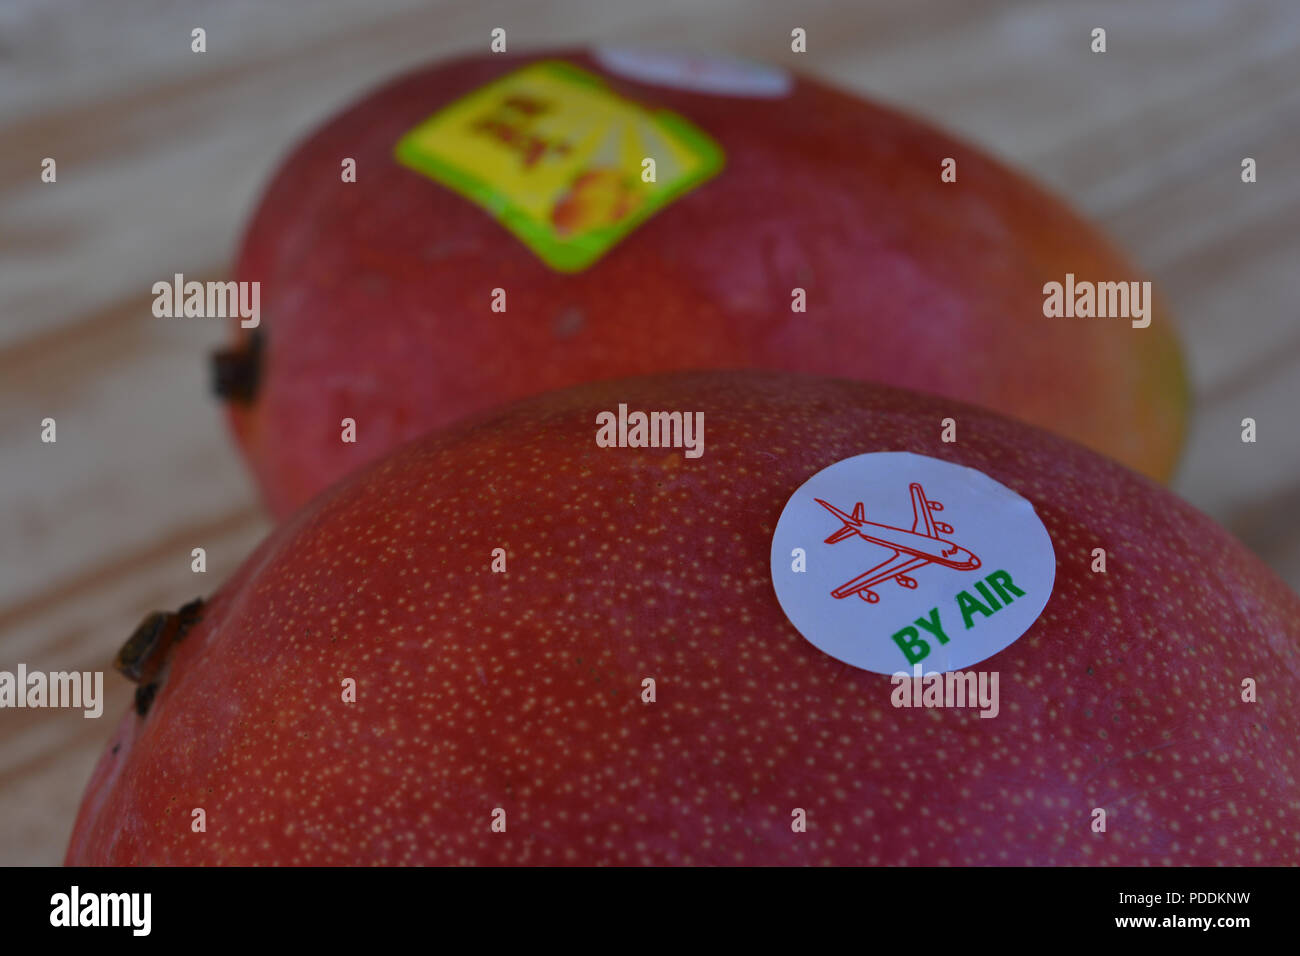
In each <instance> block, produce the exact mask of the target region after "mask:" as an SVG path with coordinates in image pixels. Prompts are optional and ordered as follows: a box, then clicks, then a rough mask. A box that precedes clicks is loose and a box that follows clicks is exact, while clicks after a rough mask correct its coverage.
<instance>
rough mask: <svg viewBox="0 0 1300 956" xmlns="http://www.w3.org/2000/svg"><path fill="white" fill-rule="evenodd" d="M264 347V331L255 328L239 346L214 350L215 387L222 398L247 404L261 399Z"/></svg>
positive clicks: (213, 378)
mask: <svg viewBox="0 0 1300 956" xmlns="http://www.w3.org/2000/svg"><path fill="white" fill-rule="evenodd" d="M264 347H265V342H264V340H263V336H262V330H261V329H254V330H253V331H252V332H250V333H249V334H248V336H247V337H246V338H245V339H244V340H243V341H242V342H240V343H239V344H238V345H235V346H233V347H231V348H228V349H221V350H219V351H217V352H213V353H212V390H213V391H214V392H216V393H217V395H218V397H220V398H224V399H225V400H226V401H229V402H243V403H245V404H248V403H251V402H252V401H253V400H254V399H255V398H257V387H258V385H259V384H260V383H261V379H262V351H263V349H264Z"/></svg>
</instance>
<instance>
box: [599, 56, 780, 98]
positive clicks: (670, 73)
mask: <svg viewBox="0 0 1300 956" xmlns="http://www.w3.org/2000/svg"><path fill="white" fill-rule="evenodd" d="M592 56H594V57H595V58H596V62H598V63H599V64H600V65H601V66H603V67H604V68H605V69H606V70H608V71H609V72H611V73H614V74H617V75H618V76H623V77H626V78H627V79H629V80H636V81H637V82H638V83H649V84H652V85H655V86H668V87H672V88H673V89H678V90H691V91H693V92H696V93H717V94H720V95H723V96H750V97H761V98H764V99H774V98H776V97H780V96H787V95H789V93H790V90H791V88H792V87H793V86H794V81H793V80H792V79H791V77H790V74H789V73H787V72H786V71H785V70H780V69H777V68H776V67H772V66H767V65H765V64H762V63H752V62H750V61H748V60H737V59H733V58H730V57H717V56H707V57H706V56H697V55H693V54H689V53H669V52H665V51H660V50H646V49H635V48H626V47H597V48H596V49H594V50H592Z"/></svg>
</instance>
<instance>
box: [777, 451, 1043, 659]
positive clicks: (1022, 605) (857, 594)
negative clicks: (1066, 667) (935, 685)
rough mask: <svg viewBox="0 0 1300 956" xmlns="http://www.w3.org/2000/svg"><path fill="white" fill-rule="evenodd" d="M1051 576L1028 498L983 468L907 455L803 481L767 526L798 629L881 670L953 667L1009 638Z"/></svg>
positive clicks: (1031, 616)
mask: <svg viewBox="0 0 1300 956" xmlns="http://www.w3.org/2000/svg"><path fill="white" fill-rule="evenodd" d="M1055 580H1056V552H1055V551H1054V549H1053V548H1052V539H1051V537H1050V536H1049V535H1048V533H1047V529H1046V528H1044V527H1043V523H1042V521H1040V520H1039V518H1038V515H1037V514H1035V513H1034V506H1033V505H1032V504H1030V503H1029V502H1028V501H1027V500H1026V499H1025V498H1022V497H1021V496H1020V495H1018V494H1016V493H1015V492H1014V491H1012V490H1011V489H1010V488H1007V487H1006V486H1005V485H1002V484H1000V483H998V482H996V481H994V480H993V479H992V478H989V477H988V476H987V475H985V474H984V473H983V472H980V471H976V470H975V469H974V468H967V467H965V466H963V465H955V464H952V463H951V462H946V461H940V460H939V459H937V458H928V457H926V456H924V455H915V454H912V453H911V452H874V453H872V454H867V455H857V456H855V457H853V458H845V459H844V460H843V461H837V462H836V463H835V464H833V465H831V466H829V467H827V468H823V469H822V470H821V471H819V472H817V474H815V475H813V476H812V477H811V478H809V479H808V480H807V481H805V482H804V483H803V484H802V485H801V486H800V487H799V489H798V490H797V491H795V493H794V494H793V495H791V496H790V500H789V501H787V502H786V505H785V509H784V510H783V511H782V512H781V519H780V520H779V521H778V522H777V525H776V532H775V533H774V534H773V535H772V584H773V586H774V587H775V588H776V597H777V600H778V601H779V602H780V603H781V609H782V610H783V611H785V614H786V617H788V618H789V619H790V622H791V623H792V624H794V626H795V627H796V628H798V630H799V633H800V634H802V635H803V636H804V637H805V638H807V639H808V640H809V641H811V642H812V643H813V644H814V645H816V646H817V647H818V648H820V649H821V650H823V651H825V652H826V653H827V654H829V655H831V656H832V657H834V658H836V659H838V660H841V661H844V663H846V664H852V665H853V666H854V667H861V668H862V669H864V670H869V671H874V672H876V673H878V674H897V673H900V672H902V673H907V674H909V675H911V674H912V673H914V668H915V667H918V666H919V667H920V668H921V670H922V671H923V672H924V673H931V672H940V673H943V672H947V671H954V670H962V669H963V668H966V667H969V666H970V665H972V664H975V663H978V662H979V661H982V660H984V659H985V658H986V657H991V656H992V655H994V654H996V653H997V652H998V651H1000V650H1002V649H1003V648H1005V647H1007V646H1008V645H1009V644H1011V643H1012V642H1014V641H1015V640H1016V639H1017V638H1019V637H1020V636H1021V635H1022V634H1024V633H1025V631H1027V630H1029V627H1030V625H1032V624H1033V623H1034V621H1036V620H1037V619H1038V616H1039V615H1040V614H1041V613H1042V612H1043V608H1044V607H1046V606H1047V599H1048V597H1049V596H1051V593H1052V585H1053V583H1054V582H1055Z"/></svg>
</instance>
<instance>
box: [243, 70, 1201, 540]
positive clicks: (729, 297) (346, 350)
mask: <svg viewBox="0 0 1300 956" xmlns="http://www.w3.org/2000/svg"><path fill="white" fill-rule="evenodd" d="M547 58H559V59H564V60H566V61H568V62H571V63H573V64H576V65H578V66H580V67H582V68H584V69H587V70H590V71H592V72H595V73H598V74H600V75H602V76H604V77H605V78H606V80H607V81H608V82H609V84H610V86H611V88H612V89H614V90H615V91H617V92H618V93H620V94H622V95H624V96H626V97H628V98H630V99H632V100H635V101H636V102H638V103H641V104H642V105H644V106H646V107H648V108H652V109H657V108H663V109H668V110H671V111H673V112H676V113H677V114H679V115H681V116H683V117H685V118H687V119H689V120H690V121H691V122H692V123H694V124H695V125H696V126H697V127H699V128H700V129H701V130H703V131H705V132H706V133H707V134H708V135H709V136H711V137H712V138H713V139H714V140H715V141H716V142H717V143H719V144H720V145H721V147H722V149H723V150H724V152H725V154H726V159H725V162H726V166H725V168H724V169H723V171H722V172H721V173H719V174H718V175H717V176H716V177H714V178H713V179H711V180H710V181H708V182H706V183H704V184H703V185H701V186H699V187H698V188H696V189H694V190H692V191H690V192H689V193H687V194H685V195H684V196H682V197H679V198H678V199H676V200H674V201H673V202H671V203H669V204H668V205H667V206H666V207H665V208H663V209H662V210H660V211H659V212H657V213H656V214H655V215H654V216H653V217H652V218H651V219H649V220H647V221H646V222H644V223H642V224H641V225H639V226H638V227H637V228H636V229H634V230H633V231H632V232H631V233H630V234H629V235H628V236H626V237H625V238H623V239H622V240H621V241H620V242H619V243H618V244H617V245H615V246H614V247H613V249H611V250H610V251H609V252H608V253H607V254H606V255H605V256H604V257H603V258H602V259H600V260H599V261H597V262H596V263H595V264H594V265H593V266H591V267H590V268H589V269H587V270H585V271H583V272H579V273H576V274H567V275H566V274H562V273H559V272H555V271H552V270H551V269H549V268H548V267H547V266H546V265H544V264H543V263H542V262H541V261H540V260H539V259H538V258H537V256H536V255H534V253H533V252H532V251H531V250H529V249H528V248H527V247H526V246H525V245H524V243H523V242H521V241H520V240H519V239H517V238H515V237H514V236H513V235H511V234H510V233H508V232H507V231H506V230H505V229H504V227H502V226H501V225H500V224H499V223H497V221H496V220H495V219H493V218H492V217H491V216H490V215H489V214H488V213H486V212H485V211H484V210H483V209H481V208H480V207H479V206H477V205H475V204H473V203H471V202H470V201H468V200H467V199H465V198H463V197H462V196H460V195H459V194H458V193H456V192H454V191H452V190H450V189H447V188H445V187H443V186H442V185H440V184H439V183H436V182H434V181H433V180H432V179H430V178H428V177H426V176H424V175H422V174H420V173H417V172H414V171H412V170H410V169H408V168H406V167H405V166H402V165H400V164H399V163H397V161H396V160H394V158H393V155H392V151H393V146H394V144H395V143H396V142H397V141H398V140H399V139H400V138H401V136H402V135H403V134H405V133H406V132H408V131H409V130H410V129H412V128H413V127H415V126H416V125H418V124H419V123H421V122H422V121H423V120H425V119H426V118H428V117H429V116H430V115H432V114H433V113H435V112H436V111H437V110H438V109H440V108H441V107H443V106H445V105H447V104H449V103H451V102H453V101H455V100H457V99H459V98H461V97H463V96H465V95H466V94H468V93H470V92H472V91H473V90H475V89H477V88H479V87H480V86H482V85H484V84H486V83H488V82H489V81H491V80H493V79H495V78H497V77H499V76H501V75H503V74H505V73H507V72H511V71H513V70H516V69H518V68H519V67H521V66H523V65H524V64H526V63H528V62H531V61H533V60H537V59H547ZM341 157H352V158H355V159H356V161H357V170H358V172H357V181H356V182H355V183H342V182H341V181H340V162H341ZM946 157H952V158H954V159H956V160H957V164H958V165H957V169H958V173H957V175H958V179H957V182H956V183H943V182H941V181H940V178H939V173H940V165H941V162H942V161H943V160H944V159H945V158H946ZM1067 272H1072V273H1074V274H1075V275H1076V276H1077V277H1078V278H1079V279H1080V280H1085V279H1086V280H1089V281H1128V280H1143V279H1150V278H1151V276H1150V275H1148V274H1145V273H1144V272H1142V271H1141V270H1140V269H1139V268H1138V267H1137V266H1136V265H1134V264H1133V263H1131V262H1129V261H1126V260H1125V258H1124V257H1123V256H1121V255H1120V254H1119V253H1118V252H1117V251H1116V250H1115V249H1113V248H1112V247H1111V245H1110V244H1109V243H1108V242H1107V241H1106V240H1105V239H1104V238H1103V237H1102V236H1100V235H1099V234H1098V233H1097V232H1096V231H1095V230H1094V229H1092V228H1091V227H1090V226H1089V225H1087V224H1086V223H1085V222H1084V221H1082V220H1081V219H1080V218H1079V217H1078V216H1077V215H1076V214H1075V213H1074V212H1072V211H1071V210H1070V209H1069V208H1067V207H1066V206H1065V205H1064V204H1063V203H1062V202H1061V201H1059V200H1058V199H1056V198H1054V197H1053V196H1051V195H1049V194H1047V193H1046V192H1044V191H1043V190H1042V189H1040V188H1038V187H1037V186H1036V185H1034V184H1033V183H1031V182H1029V181H1028V180H1026V179H1025V178H1024V177H1023V176H1021V175H1019V174H1018V173H1015V172H1013V171H1011V170H1009V169H1007V168H1006V167H1005V166H1003V165H1001V164H1000V163H998V162H996V161H994V160H993V159H991V158H990V157H988V156H987V155H985V154H984V153H982V152H981V151H980V150H977V149H975V148H973V147H971V146H970V145H968V144H966V143H962V142H959V141H957V140H954V139H953V138H952V137H950V136H948V135H946V134H944V133H941V132H939V131H937V130H935V129H933V128H931V127H929V126H927V125H924V124H922V123H920V122H917V121H916V120H914V119H911V118H909V117H907V116H904V115H902V114H900V113H897V112H894V111H892V110H889V109H886V108H883V107H881V106H877V105H874V104H872V103H869V102H866V101H864V100H861V99H859V98H857V97H854V96H850V95H847V94H845V93H841V92H839V91H837V90H834V89H832V88H830V87H827V86H825V85H822V84H820V83H817V82H815V81H812V80H809V79H807V78H796V81H795V84H794V87H793V89H792V91H791V93H790V95H789V96H787V97H784V98H777V99H765V98H748V97H740V96H718V95H706V94H701V93H696V92H691V91H685V90H675V89H670V88H668V87H663V86H648V85H643V84H640V83H636V82H632V81H629V80H627V79H624V78H620V77H618V76H614V75H611V74H609V73H607V72H605V71H604V70H602V69H601V67H600V66H599V64H597V63H596V62H595V61H594V60H592V59H591V58H590V57H589V56H587V55H585V54H583V53H580V52H571V53H548V54H535V55H529V56H515V55H491V56H473V57H466V58H461V59H456V60H450V61H446V62H443V63H439V64H437V65H435V66H432V67H430V68H427V69H424V70H421V71H419V72H416V73H414V74H411V75H409V76H406V77H403V78H401V79H399V80H397V81H396V82H394V83H392V84H390V85H388V86H386V87H384V88H383V89H381V90H379V91H378V92H376V93H374V94H372V95H370V96H368V97H366V98H365V99H363V100H361V101H360V102H359V103H357V104H355V105H353V106H352V107H350V108H349V109H347V110H346V111H344V112H343V113H342V114H340V115H339V116H337V117H335V118H333V119H332V120H330V121H329V122H328V123H327V124H325V125H324V126H322V127H321V128H320V129H318V130H317V131H316V132H314V133H313V134H312V135H311V136H310V137H309V138H308V139H306V140H305V141H304V142H303V143H302V144H301V145H300V146H299V147H298V148H297V149H296V150H295V151H294V152H293V153H292V154H291V155H290V156H289V157H288V158H287V160H286V161H285V162H284V164H283V165H282V166H281V168H280V169H279V171H278V173H277V174H276V176H275V177H274V179H273V180H272V181H271V183H270V184H269V186H268V188H267V189H266V192H265V194H264V196H263V197H262V200H261V202H260V204H259V206H258V207H257V210H256V212H255V214H254V216H253V219H252V221H251V223H250V226H249V229H248V231H247V234H246V236H245V239H244V242H243V246H242V250H241V253H240V257H239V261H238V266H237V278H238V279H240V280H244V281H259V282H261V283H262V286H261V290H262V300H261V301H262V312H263V315H262V326H261V331H262V332H263V333H264V334H265V336H266V352H265V355H266V358H265V362H264V364H263V368H262V376H261V383H260V391H259V393H258V396H257V399H256V401H255V402H253V403H252V404H240V403H238V402H235V403H231V404H230V406H229V407H230V412H229V415H230V419H231V423H232V426H233V429H234V432H235V434H236V436H237V439H238V442H239V444H240V445H241V447H242V449H243V451H244V453H245V455H246V457H247V459H248V460H249V462H250V464H251V466H252V469H253V472H254V474H255V475H256V477H257V480H258V483H259V484H260V486H261V488H262V490H263V493H264V497H265V499H266V502H267V504H268V506H269V507H270V509H271V510H272V512H273V513H274V514H275V515H276V516H277V517H283V516H285V515H287V514H289V513H290V512H291V511H292V510H293V509H294V508H296V507H297V506H299V505H301V504H302V503H304V502H305V501H306V500H307V499H309V498H310V497H311V496H312V495H314V494H315V493H316V492H318V491H320V490H321V489H323V488H325V487H326V486H328V485H329V484H331V483H333V482H334V481H336V480H337V479H339V478H340V477H342V476H343V475H344V474H347V473H348V472H350V471H353V470H355V469H356V468H357V467H359V466H360V465H362V464H364V463H366V462H369V461H372V460H374V459H377V458H379V457H380V456H382V455H383V454H384V453H385V452H387V451H388V450H390V449H392V448H393V447H395V446H396V445H398V444H400V443H401V442H403V441H406V440H409V439H413V438H415V437H417V436H419V435H421V434H423V433H425V432H426V431H428V430H429V429H430V428H433V427H438V426H442V425H445V424H448V423H452V422H455V421H457V420H459V419H461V418H462V417H464V416H466V415H469V414H473V413H476V412H478V411H481V410H485V409H488V408H491V407H493V406H496V405H499V404H501V403H504V402H506V401H509V400H512V399H515V398H521V397H524V396H527V395H531V394H536V393H539V392H543V391H546V390H549V389H553V388H561V387H565V386H568V385H574V384H579V383H581V382H585V381H594V380H599V379H607V378H617V377H621V376H627V375H639V374H645V373H651V372H663V371H674V370H680V369H708V368H770V369H785V370H791V371H801V372H812V373H818V374H826V375H837V376H844V377H849V378H859V379H863V380H866V381H874V382H879V383H881V384H886V385H897V386H901V387H906V388H911V389H914V390H917V391H924V392H930V393H934V394H938V395H941V396H946V397H952V398H960V399H963V400H965V401H971V402H975V403H977V404H980V405H983V406H985V407H988V408H992V409H994V410H996V411H1000V412H1002V413H1003V414H1006V415H1010V416H1012V417H1014V418H1018V419H1020V420H1023V421H1027V422H1030V423H1032V424H1035V425H1039V426H1041V427H1044V428H1048V429H1050V430H1052V431H1055V432H1057V433H1058V434H1062V435H1065V436H1067V437H1069V438H1073V439H1074V440H1076V441H1078V442H1081V443H1083V444H1084V445H1087V446H1088V447H1091V448H1094V449H1096V450H1099V451H1101V452H1102V453H1104V454H1107V455H1109V456H1110V457H1113V458H1115V459H1116V460H1118V461H1120V462H1122V463H1124V464H1127V465H1129V466H1130V467H1132V468H1135V469H1137V470H1138V471H1141V472H1142V473H1144V474H1147V475H1149V476H1152V477H1155V478H1157V479H1160V480H1163V479H1165V478H1167V477H1168V476H1169V475H1170V474H1171V472H1172V471H1173V468H1174V465H1175V462H1176V459H1177V455H1178V451H1179V449H1180V447H1181V444H1182V441H1183V436H1184V430H1185V419H1186V414H1187V406H1188V392H1187V383H1186V379H1185V374H1184V368H1183V363H1182V359H1181V356H1180V352H1179V348H1178V344H1177V341H1176V338H1175V335H1174V331H1173V326H1172V324H1171V320H1170V317H1169V313H1168V311H1167V310H1166V309H1165V308H1164V307H1163V305H1162V304H1161V303H1160V302H1159V300H1158V299H1157V302H1156V304H1155V307H1154V318H1153V320H1152V324H1151V326H1150V327H1149V328H1145V329H1134V328H1133V327H1132V326H1131V323H1130V321H1129V320H1126V319H1095V318H1093V319H1079V318H1046V317H1044V315H1043V300H1044V296H1043V285H1044V284H1045V283H1047V282H1063V281H1064V279H1065V274H1066V273H1067ZM796 287H798V288H802V289H804V290H805V291H806V294H807V311H806V312H803V313H796V312H793V311H792V310H791V290H792V289H794V288H796ZM496 288H502V289H505V290H506V292H507V296H508V298H507V305H508V311H507V312H506V313H504V314H502V313H494V312H492V311H491V310H490V306H491V304H492V290H493V289H496ZM238 334H239V335H243V334H246V333H242V332H240V333H238ZM345 417H350V418H354V419H355V420H356V421H357V423H358V429H357V434H358V440H357V442H356V443H355V444H345V443H342V442H340V441H339V431H340V424H339V423H340V421H341V419H343V418H345Z"/></svg>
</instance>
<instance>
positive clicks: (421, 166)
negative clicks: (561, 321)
mask: <svg viewBox="0 0 1300 956" xmlns="http://www.w3.org/2000/svg"><path fill="white" fill-rule="evenodd" d="M394 153H395V155H396V157H397V160H398V161H399V162H401V163H402V164H403V165H405V166H408V167H410V168H411V169H414V170H416V171H418V172H420V173H423V174H424V175H426V176H428V177H430V178H431V179H433V180H436V181H437V182H439V183H442V184H443V185H444V186H447V187H448V188H450V189H453V190H455V191H456V192H458V193H460V194H461V195H462V196H464V197H466V198H467V199H469V200H471V201H473V202H475V203H477V204H478V205H480V206H482V207H483V208H484V209H485V210H487V211H488V212H489V213H491V214H492V215H493V216H495V217H496V218H497V219H498V220H500V222H501V223H502V225H504V226H505V227H506V228H507V229H509V230H510V231H511V232H513V233H514V234H515V235H516V236H518V237H519V239H521V240H522V241H523V242H524V244H525V245H527V246H528V248H530V249H531V250H533V252H535V253H536V254H537V256H538V257H539V258H540V259H541V260H542V261H543V262H545V263H546V264H547V265H548V266H550V267H551V268H553V269H556V270H558V271H560V272H578V271H580V270H582V269H585V268H587V267H588V266H590V265H591V264H592V263H593V262H595V261H596V260H597V259H599V258H600V257H601V256H602V255H604V254H605V253H606V252H607V251H608V250H609V249H610V247H611V246H613V245H614V244H615V243H616V242H618V241H619V240H620V239H621V238H622V237H623V236H625V235H627V234H628V233H629V232H630V231H631V230H632V229H634V228H636V226H637V225H638V224H639V223H641V222H643V221H644V220H645V219H646V218H648V217H649V216H650V215H651V214H653V213H654V212H655V211H656V210H658V209H661V208H662V207H663V206H665V205H666V204H668V203H669V202H671V201H672V200H674V199H676V198H677V197H678V196H681V195H682V194H683V193H685V192H687V191H688V190H690V189H693V188H694V187H696V186H698V185H699V184H700V183H702V182H704V181H705V180H706V179H708V178H709V177H711V176H713V175H714V174H715V173H717V172H718V170H720V169H721V168H722V165H723V153H722V149H721V147H720V146H718V144H717V143H715V142H714V141H713V140H712V139H710V138H709V136H708V135H706V134H705V133H703V132H702V131H700V130H699V129H697V128H696V127H694V126H692V125H691V124H690V123H689V122H687V121H686V120H685V119H683V118H682V117H680V116H678V115H676V114H675V113H670V112H668V111H666V110H650V109H647V108H646V107H644V106H642V105H641V104H639V103H635V102H633V101H632V100H629V99H626V98H625V97H622V96H619V95H618V94H617V93H615V92H614V91H613V90H611V89H610V88H609V86H608V85H607V84H606V83H605V81H604V80H602V79H601V78H600V77H598V76H596V75H595V74H593V73H588V72H587V71H585V70H581V69H579V68H578V67H575V66H572V65H571V64H568V63H563V62H560V61H542V62H538V63H532V64H530V65H528V66H525V67H523V68H522V69H519V70H516V71H515V72H513V73H509V74H507V75H506V76H503V77H501V78H500V79H498V80H495V81H493V82H492V83H489V84H488V85H487V86H483V87H480V88H479V89H477V90H475V91H474V92H473V93H470V94H469V95H467V96H465V97H463V98H462V99H459V100H457V101H456V102H454V103H452V104H451V105H450V106H447V107H446V108H444V109H442V110H441V111H439V112H438V113H435V114H434V115H433V116H431V117H429V118H428V119H427V120H425V121H424V122H423V123H421V124H420V125H419V126H417V127H415V128H414V129H412V130H411V131H410V132H408V133H407V134H406V135H405V136H403V137H402V138H401V140H399V141H398V143H397V146H396V147H395V150H394ZM647 159H652V160H654V177H653V179H654V181H653V182H646V181H645V180H646V179H647V178H649V177H648V176H647V175H644V173H645V170H646V169H647V166H646V165H645V162H644V161H645V160H647Z"/></svg>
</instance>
